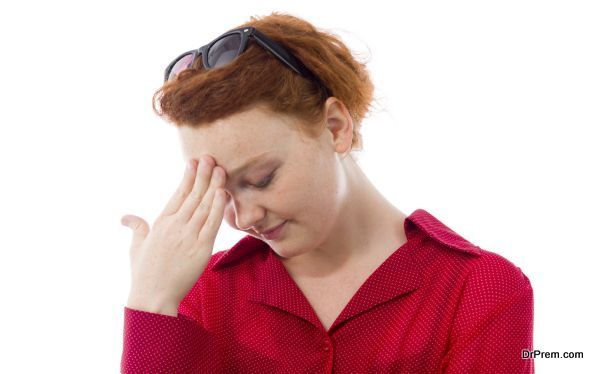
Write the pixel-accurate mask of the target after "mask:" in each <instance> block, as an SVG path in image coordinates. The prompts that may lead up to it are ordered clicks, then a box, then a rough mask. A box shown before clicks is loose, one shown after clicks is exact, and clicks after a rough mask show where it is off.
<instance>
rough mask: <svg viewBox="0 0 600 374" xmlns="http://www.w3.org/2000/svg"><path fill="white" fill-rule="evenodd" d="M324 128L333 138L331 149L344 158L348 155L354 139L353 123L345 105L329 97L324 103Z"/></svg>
mask: <svg viewBox="0 0 600 374" xmlns="http://www.w3.org/2000/svg"><path fill="white" fill-rule="evenodd" d="M324 106H325V118H326V121H327V123H326V126H327V129H328V130H329V132H331V134H332V136H333V148H334V150H335V151H336V152H337V153H340V154H343V155H344V156H345V155H347V154H348V153H350V150H351V147H352V139H353V137H354V123H353V122H352V117H351V116H350V112H348V108H346V105H344V103H343V102H342V101H340V100H339V99H337V98H335V97H333V96H331V97H329V98H328V99H327V101H325V104H324Z"/></svg>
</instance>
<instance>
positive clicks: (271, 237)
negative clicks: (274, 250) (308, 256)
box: [260, 220, 287, 240]
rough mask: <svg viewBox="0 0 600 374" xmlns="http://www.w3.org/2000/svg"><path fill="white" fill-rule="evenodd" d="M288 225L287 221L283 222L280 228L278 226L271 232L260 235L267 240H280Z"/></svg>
mask: <svg viewBox="0 0 600 374" xmlns="http://www.w3.org/2000/svg"><path fill="white" fill-rule="evenodd" d="M286 223H287V220H285V221H283V222H282V223H280V224H279V225H278V226H276V227H274V228H272V229H270V230H267V231H264V232H262V233H261V234H260V235H261V236H262V237H263V238H265V239H267V240H275V239H277V238H279V236H280V235H281V232H282V230H283V228H284V226H285V224H286Z"/></svg>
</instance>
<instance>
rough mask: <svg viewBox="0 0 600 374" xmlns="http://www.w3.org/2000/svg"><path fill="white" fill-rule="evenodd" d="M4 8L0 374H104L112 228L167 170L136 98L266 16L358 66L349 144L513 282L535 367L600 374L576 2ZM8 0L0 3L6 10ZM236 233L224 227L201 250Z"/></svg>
mask: <svg viewBox="0 0 600 374" xmlns="http://www.w3.org/2000/svg"><path fill="white" fill-rule="evenodd" d="M254 3H255V2H251V1H210V2H207V1H193V2H192V1H189V2H184V1H179V2H178V1H168V2H167V1H163V2H152V1H145V2H130V3H127V2H124V1H119V2H117V1H102V2H84V1H77V2H76V1H72V2H67V1H58V2H57V1H47V2H43V1H22V2H18V3H16V2H4V3H3V5H1V6H0V38H2V43H1V48H2V50H1V52H0V53H1V59H0V64H1V66H0V67H1V70H0V71H1V72H2V78H1V79H0V87H1V88H0V105H1V108H2V111H1V117H0V118H1V119H0V120H1V121H2V125H1V126H0V156H1V157H0V160H1V161H0V162H1V163H2V164H1V173H2V174H1V176H2V183H1V184H0V188H1V193H0V208H1V209H0V212H1V214H0V219H1V222H0V224H1V225H0V230H1V235H0V250H1V252H0V256H1V257H0V287H1V290H0V291H1V299H0V300H1V303H2V307H1V308H0V313H1V316H0V317H1V318H0V331H1V332H0V339H1V340H0V342H1V344H2V347H1V351H0V356H1V357H2V358H1V359H0V372H3V373H42V372H43V373H83V372H85V373H111V372H115V373H116V372H118V370H119V369H118V368H119V362H120V358H121V357H120V354H121V349H122V334H123V331H122V327H123V325H122V324H123V307H124V305H125V303H126V299H127V295H128V292H129V281H130V279H129V277H130V274H129V258H128V250H129V245H130V241H131V231H130V229H128V228H126V227H124V226H121V224H120V218H121V216H122V215H124V214H136V215H139V216H141V217H144V218H145V219H146V220H147V221H148V222H153V220H154V219H155V217H156V215H157V214H158V213H159V212H160V211H161V210H162V208H163V206H164V204H165V203H166V201H167V200H168V198H169V197H170V196H171V194H172V193H173V192H174V190H175V188H176V187H177V185H178V184H179V182H180V179H181V175H182V173H183V167H184V165H183V156H182V153H181V149H180V145H179V140H178V138H177V133H176V129H175V128H174V127H173V126H171V125H169V124H168V123H166V122H164V121H163V120H161V119H160V118H158V117H156V116H155V115H154V113H153V112H152V109H151V97H152V93H153V92H154V90H156V89H157V88H158V87H160V85H161V84H162V79H163V71H164V68H165V66H166V64H167V63H168V62H170V61H171V59H172V58H174V57H175V56H177V55H178V54H179V53H181V52H183V51H187V50H189V49H192V48H196V47H199V46H201V45H203V44H205V43H206V42H207V41H209V40H212V39H213V38H214V37H216V36H217V35H219V34H221V33H222V32H224V31H226V30H228V29H230V28H233V27H236V26H238V25H239V24H241V23H242V22H245V21H246V20H248V19H249V17H250V16H252V15H257V16H260V15H266V14H269V13H270V12H271V11H274V10H277V11H282V12H288V13H290V14H293V15H296V16H299V17H302V18H304V19H306V20H308V21H310V22H312V23H313V24H315V25H316V26H317V27H319V28H321V29H324V30H327V31H330V32H334V33H336V34H338V35H340V36H341V37H342V39H343V40H344V41H345V42H346V43H347V44H348V46H349V47H350V48H352V49H353V51H355V53H356V55H357V56H359V58H360V57H364V58H365V59H366V60H368V67H369V69H370V71H371V74H372V77H373V80H374V82H375V86H376V92H375V94H376V97H377V100H378V106H377V108H378V110H376V111H375V112H374V113H373V114H372V115H371V116H370V117H369V118H367V119H366V120H365V121H364V123H363V134H364V151H362V152H358V153H357V154H356V156H357V158H358V159H359V160H360V161H359V162H360V165H361V166H362V167H363V170H364V171H365V173H366V174H367V175H368V176H369V177H370V178H371V180H372V181H373V182H374V184H375V185H376V186H377V187H378V188H379V189H380V191H382V193H384V195H385V196H386V197H387V198H388V199H389V200H390V201H392V202H393V203H394V204H395V205H396V206H397V207H398V208H399V209H400V210H402V211H403V212H404V213H407V214H410V213H412V211H413V210H414V209H417V208H423V209H426V210H428V211H429V212H430V213H432V214H434V215H435V216H436V217H438V218H439V219H440V220H442V221H443V222H444V223H446V224H447V225H448V226H449V227H451V228H452V229H454V230H455V231H456V232H458V233H459V234H460V235H462V236H463V237H465V238H466V239H468V240H469V241H471V242H473V243H476V244H477V245H479V246H481V247H482V248H485V249H488V250H491V251H494V252H496V253H499V254H501V255H502V256H504V257H506V258H508V259H509V260H511V261H512V262H513V263H515V264H516V265H517V266H519V267H520V268H521V269H522V270H523V271H524V273H525V274H526V275H527V276H528V277H529V278H530V280H531V281H532V284H533V288H534V298H535V319H534V321H535V334H534V348H535V349H539V350H542V351H561V352H562V351H580V352H583V353H584V358H583V359H537V360H536V362H535V365H536V372H539V373H565V372H572V373H592V372H596V373H597V372H600V366H599V365H598V359H599V358H600V352H599V349H598V348H599V343H598V338H597V337H598V335H599V334H600V331H599V328H598V318H597V315H598V291H597V288H598V284H600V282H599V279H598V278H599V276H598V273H599V271H598V259H599V256H598V252H599V250H600V244H599V240H598V232H599V230H598V226H599V224H600V220H599V218H598V217H599V213H598V212H599V209H600V204H599V198H598V191H600V183H599V178H598V169H599V168H598V160H600V151H599V147H598V142H599V140H600V138H599V135H598V134H599V131H598V126H599V125H600V88H599V87H600V73H599V71H600V69H599V67H600V49H599V46H600V22H599V21H598V20H599V19H600V12H599V7H598V3H597V2H595V1H587V2H586V1H574V0H569V1H566V0H565V1H547V0H546V1H524V0H519V1H512V0H511V1H506V0H505V1H494V2H491V1H418V2H417V1H410V2H395V3H394V2H391V1H386V2H383V1H382V2H377V1H368V2H355V3H353V2H348V1H327V2H325V1H306V0H304V1H300V2H291V1H290V2H287V3H283V2H280V1H271V2H267V1H263V2H260V4H258V5H257V4H254ZM7 4H10V5H7ZM242 236H243V233H241V232H236V231H234V230H233V229H231V228H230V227H229V226H228V225H227V224H226V223H223V224H222V226H221V230H220V231H219V234H218V236H217V245H216V247H215V250H214V251H215V252H216V251H220V250H225V249H227V248H229V247H230V246H231V245H232V244H233V243H235V242H236V241H237V240H238V239H239V238H241V237H242Z"/></svg>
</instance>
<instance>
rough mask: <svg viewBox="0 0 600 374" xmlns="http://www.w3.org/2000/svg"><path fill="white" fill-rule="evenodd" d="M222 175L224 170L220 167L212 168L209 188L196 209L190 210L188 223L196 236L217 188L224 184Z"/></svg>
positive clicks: (204, 220)
mask: <svg viewBox="0 0 600 374" xmlns="http://www.w3.org/2000/svg"><path fill="white" fill-rule="evenodd" d="M223 175H224V171H223V169H221V168H220V167H215V168H214V169H213V175H212V178H211V180H210V185H209V188H208V190H207V191H206V194H205V195H204V197H203V198H202V201H201V202H200V204H199V205H197V206H196V210H195V211H194V212H192V216H191V217H190V220H189V222H188V224H189V226H190V227H191V228H192V230H194V232H195V234H196V236H198V232H199V231H200V230H201V229H202V226H203V225H204V223H205V222H206V218H207V217H208V215H209V214H210V211H211V209H212V205H213V204H214V199H215V194H216V192H217V190H218V189H219V188H221V187H223V186H224V178H223Z"/></svg>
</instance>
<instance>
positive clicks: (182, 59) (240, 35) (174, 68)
mask: <svg viewBox="0 0 600 374" xmlns="http://www.w3.org/2000/svg"><path fill="white" fill-rule="evenodd" d="M251 36H252V37H254V40H256V42H257V43H258V44H259V45H260V46H262V47H263V48H264V49H266V50H267V51H269V52H271V53H272V54H273V55H274V56H275V57H277V58H278V59H279V60H280V61H281V62H283V63H284V64H285V65H286V66H288V67H289V68H290V69H292V70H293V71H295V72H296V73H298V74H300V75H302V76H304V77H306V78H308V79H311V80H313V81H315V82H316V83H317V84H319V86H320V87H321V88H322V89H323V90H324V91H325V93H326V95H327V97H329V96H332V95H331V91H330V90H329V89H328V88H327V87H326V86H325V85H324V84H322V83H321V81H320V80H319V79H318V78H317V77H316V76H315V75H314V74H313V73H312V72H311V71H310V70H308V69H307V68H306V67H305V66H304V65H303V64H302V63H301V62H300V61H299V60H298V59H297V58H296V57H294V56H293V55H292V54H291V53H290V52H288V51H286V50H285V49H284V48H283V47H282V46H281V45H279V44H278V43H276V42H275V41H274V40H273V39H271V38H269V37H267V36H266V35H265V34H263V33H262V32H260V31H258V29H256V28H255V27H252V26H249V27H239V28H237V29H233V30H230V31H227V32H226V33H225V34H223V35H221V36H219V37H218V38H216V39H214V40H213V41H211V42H210V43H208V44H206V45H204V46H202V47H200V48H198V49H193V50H191V51H187V52H185V53H182V54H181V55H179V56H177V58H175V59H174V60H173V61H172V62H171V63H170V64H169V66H167V68H166V69H165V82H166V81H168V80H171V79H173V78H174V77H175V76H176V75H177V74H179V73H180V72H181V71H183V70H185V69H190V68H192V67H193V66H194V62H195V61H196V59H197V58H198V56H199V55H201V56H202V64H203V65H204V68H205V69H215V68H218V67H220V66H223V65H226V64H228V63H230V62H231V61H233V60H234V59H235V58H236V57H237V56H239V55H240V54H241V53H242V52H244V51H245V50H246V46H247V45H248V38H250V37H251Z"/></svg>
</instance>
